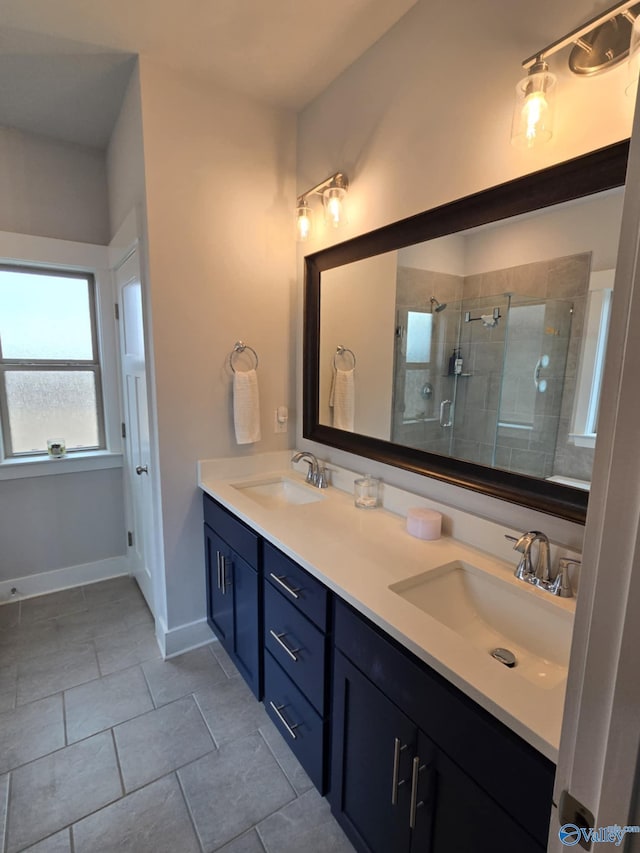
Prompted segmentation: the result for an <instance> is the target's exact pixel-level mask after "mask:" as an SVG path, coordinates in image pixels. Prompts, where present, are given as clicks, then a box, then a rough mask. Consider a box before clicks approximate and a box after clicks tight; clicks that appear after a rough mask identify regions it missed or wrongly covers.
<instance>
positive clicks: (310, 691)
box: [264, 582, 327, 715]
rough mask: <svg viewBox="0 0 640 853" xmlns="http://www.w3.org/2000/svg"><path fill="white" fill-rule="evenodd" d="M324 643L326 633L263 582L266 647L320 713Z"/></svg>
mask: <svg viewBox="0 0 640 853" xmlns="http://www.w3.org/2000/svg"><path fill="white" fill-rule="evenodd" d="M326 643H327V640H326V637H325V635H324V634H323V633H322V632H321V631H319V630H318V629H317V628H316V626H315V625H314V624H313V623H312V622H310V621H309V620H308V619H307V618H306V616H304V615H303V614H302V613H301V612H300V611H299V610H297V609H296V608H295V607H294V605H293V604H291V603H290V602H289V601H287V600H286V599H285V598H284V597H283V596H282V595H280V593H279V592H276V590H275V589H274V588H273V587H272V586H271V584H269V583H266V582H265V584H264V645H265V648H266V649H267V650H268V651H269V652H271V654H272V655H273V657H274V659H275V660H276V661H277V662H278V663H279V664H280V666H281V667H282V669H283V670H284V671H285V672H286V673H287V674H288V675H289V677H290V678H291V679H292V681H294V682H295V684H296V685H297V686H298V687H299V688H300V690H301V691H302V692H303V693H304V694H305V696H306V697H307V699H308V700H309V701H310V702H311V704H312V705H314V707H315V708H316V710H317V711H318V712H319V713H320V714H321V715H323V714H324V712H325V702H326V696H327V692H326V676H325V673H326V665H325V664H326Z"/></svg>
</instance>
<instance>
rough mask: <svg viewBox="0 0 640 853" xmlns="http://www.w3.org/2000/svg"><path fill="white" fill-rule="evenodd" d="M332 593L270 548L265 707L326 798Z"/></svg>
mask: <svg viewBox="0 0 640 853" xmlns="http://www.w3.org/2000/svg"><path fill="white" fill-rule="evenodd" d="M328 615H329V593H328V590H327V589H326V588H325V586H324V585H323V584H322V583H320V582H319V581H317V580H316V579H315V578H313V577H311V575H310V574H309V573H308V572H306V571H305V570H304V569H302V568H301V567H300V566H299V565H297V564H296V563H294V562H293V560H290V559H289V558H288V557H287V556H286V555H285V554H283V553H281V552H280V551H279V550H278V549H277V548H274V547H273V546H272V545H271V544H269V543H268V542H265V543H264V668H265V685H264V706H265V709H266V711H267V713H268V714H269V716H270V717H271V719H272V720H273V722H274V723H275V725H276V727H277V728H278V729H279V731H280V732H281V733H282V736H283V737H284V739H285V741H286V742H287V743H288V744H289V746H290V747H291V749H292V751H293V752H294V753H295V755H296V756H297V758H298V760H299V761H300V763H301V764H302V766H303V767H304V769H305V770H306V771H307V773H308V775H309V777H310V778H311V780H312V782H313V783H314V785H315V786H316V788H318V790H319V791H320V793H323V794H324V793H325V790H326V784H327V773H326V766H327V761H326V759H327V753H328V749H327V729H328V712H329V704H330V703H329V682H328V664H329V659H330V656H329V653H328V637H329V635H328Z"/></svg>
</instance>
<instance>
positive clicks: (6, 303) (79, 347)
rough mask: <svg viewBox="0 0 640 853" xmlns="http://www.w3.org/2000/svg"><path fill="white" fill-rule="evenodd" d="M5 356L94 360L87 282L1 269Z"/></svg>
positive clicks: (1, 326)
mask: <svg viewBox="0 0 640 853" xmlns="http://www.w3.org/2000/svg"><path fill="white" fill-rule="evenodd" d="M0 340H1V341H2V354H3V356H4V358H12V359H13V358H24V359H48V360H49V359H65V360H70V361H71V360H76V359H83V360H87V361H92V360H93V343H92V328H91V309H90V301H89V282H88V281H87V279H86V278H69V277H66V276H64V275H55V274H53V275H52V274H47V275H39V274H37V273H29V272H14V271H10V270H0Z"/></svg>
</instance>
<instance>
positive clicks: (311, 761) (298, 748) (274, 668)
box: [263, 652, 326, 794]
mask: <svg viewBox="0 0 640 853" xmlns="http://www.w3.org/2000/svg"><path fill="white" fill-rule="evenodd" d="M263 702H264V707H265V710H266V711H267V713H268V714H269V716H270V717H271V719H272V720H273V722H274V724H275V726H276V728H277V729H278V731H279V732H280V733H281V735H282V736H283V738H284V739H285V741H286V743H287V744H288V745H289V747H290V748H291V750H292V751H293V752H294V754H295V755H296V758H297V759H298V761H299V762H300V764H302V766H303V767H304V769H305V770H306V772H307V773H308V775H309V777H310V779H311V781H312V782H313V784H314V785H315V786H316V788H317V789H318V790H319V791H320V793H321V794H324V793H325V779H324V777H325V774H324V760H323V753H324V739H325V728H326V723H325V721H324V720H323V719H322V718H321V717H320V715H319V714H318V713H317V711H315V710H314V708H313V707H312V705H311V704H310V703H309V702H308V701H307V699H306V698H305V697H304V696H303V695H302V693H301V692H300V691H299V690H298V688H297V687H296V686H295V684H294V683H293V682H292V681H291V679H290V678H289V677H288V676H287V675H286V674H285V673H284V672H283V671H282V670H281V669H280V667H279V666H278V664H277V663H276V662H275V661H274V659H273V658H272V657H271V655H270V654H269V652H265V656H264V699H263Z"/></svg>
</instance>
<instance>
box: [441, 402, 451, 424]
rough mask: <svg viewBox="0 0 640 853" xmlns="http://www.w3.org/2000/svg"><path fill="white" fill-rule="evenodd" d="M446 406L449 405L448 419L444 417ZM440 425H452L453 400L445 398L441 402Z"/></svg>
mask: <svg viewBox="0 0 640 853" xmlns="http://www.w3.org/2000/svg"><path fill="white" fill-rule="evenodd" d="M445 406H448V407H449V408H448V410H447V420H446V421H445V419H444V410H445ZM440 426H441V427H443V428H446V427H450V426H451V400H443V401H442V402H441V403H440Z"/></svg>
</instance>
